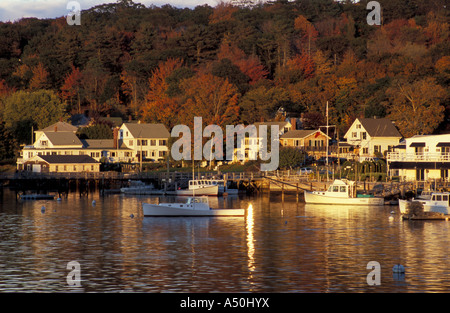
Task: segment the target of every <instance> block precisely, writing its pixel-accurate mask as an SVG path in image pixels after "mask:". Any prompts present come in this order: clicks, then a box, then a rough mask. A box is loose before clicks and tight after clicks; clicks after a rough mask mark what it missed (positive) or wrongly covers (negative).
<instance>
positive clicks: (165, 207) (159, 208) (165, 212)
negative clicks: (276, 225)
mask: <svg viewBox="0 0 450 313" xmlns="http://www.w3.org/2000/svg"><path fill="white" fill-rule="evenodd" d="M142 210H143V213H144V216H244V214H245V209H212V208H211V207H210V206H209V200H208V197H189V198H188V199H187V201H186V202H185V203H159V204H152V203H143V204H142Z"/></svg>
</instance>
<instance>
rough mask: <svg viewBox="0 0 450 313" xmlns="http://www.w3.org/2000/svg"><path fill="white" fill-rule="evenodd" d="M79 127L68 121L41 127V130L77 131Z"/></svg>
mask: <svg viewBox="0 0 450 313" xmlns="http://www.w3.org/2000/svg"><path fill="white" fill-rule="evenodd" d="M77 129H78V128H77V127H76V126H73V125H71V124H69V123H66V122H57V123H55V124H52V125H50V126H48V127H46V128H44V129H40V130H39V131H42V132H76V131H77Z"/></svg>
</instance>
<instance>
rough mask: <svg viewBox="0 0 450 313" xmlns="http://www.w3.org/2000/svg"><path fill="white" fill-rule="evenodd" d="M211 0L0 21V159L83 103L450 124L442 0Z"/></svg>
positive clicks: (419, 128)
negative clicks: (378, 17) (246, 1)
mask: <svg viewBox="0 0 450 313" xmlns="http://www.w3.org/2000/svg"><path fill="white" fill-rule="evenodd" d="M367 2H368V1H361V2H360V3H357V4H353V3H350V2H348V3H347V2H345V3H344V2H334V1H332V0H296V1H290V2H288V1H276V2H271V3H265V4H259V5H255V6H244V5H239V3H237V2H235V4H229V3H226V2H225V3H220V4H218V5H217V6H216V7H210V6H206V5H203V6H197V7H195V8H193V9H188V8H175V7H172V6H169V5H166V6H163V7H153V6H152V7H145V6H143V5H141V4H138V3H134V2H132V1H129V0H122V1H119V2H117V3H115V4H107V5H100V6H97V7H94V8H91V9H89V10H85V11H82V14H81V25H79V26H78V25H73V26H70V25H68V24H67V22H66V18H65V17H61V18H58V19H45V20H39V19H32V18H27V19H22V20H20V21H17V22H15V23H0V38H1V40H0V111H1V121H0V122H1V123H0V133H1V136H2V137H3V138H2V139H1V143H0V158H8V157H11V152H12V151H13V150H14V149H12V147H15V148H17V147H18V145H19V144H22V143H29V142H30V138H31V129H32V127H33V128H34V129H37V128H41V127H45V126H47V125H48V124H50V123H52V122H54V121H57V120H59V119H60V118H67V117H68V116H70V115H72V114H76V113H85V112H88V114H89V115H90V116H91V117H93V118H94V119H96V118H98V117H100V116H106V115H107V114H110V115H111V116H121V117H123V118H124V119H127V118H128V116H130V115H132V116H133V118H136V119H140V120H142V121H145V122H162V123H164V124H165V125H166V126H167V127H168V128H171V127H172V126H174V125H176V124H180V123H183V124H187V125H189V124H192V122H193V117H194V116H202V117H203V123H204V124H205V125H206V124H212V123H214V124H218V125H227V124H236V123H240V122H242V123H253V122H255V121H260V120H261V119H262V118H264V119H265V120H269V119H273V118H275V116H276V112H277V110H278V109H279V108H280V107H283V108H284V109H285V110H286V111H287V112H290V114H293V115H294V116H296V117H298V116H300V114H301V113H304V116H305V119H306V123H305V126H306V127H308V126H309V127H315V126H317V125H323V124H324V115H325V106H326V102H327V101H328V102H329V107H330V109H329V118H330V124H332V125H337V126H338V129H339V132H340V134H343V132H344V131H345V130H346V129H347V128H348V127H349V125H350V124H351V123H352V122H353V120H354V118H355V117H358V116H366V117H372V116H378V117H385V116H387V117H389V118H391V119H392V120H394V121H395V122H396V124H397V126H398V127H399V129H400V131H401V132H402V134H403V135H404V136H406V137H408V136H411V135H415V134H420V133H432V132H438V131H446V130H450V126H447V124H448V123H447V120H448V118H449V117H450V103H449V97H448V96H449V88H448V86H449V81H450V38H449V37H450V31H449V16H450V14H449V8H448V7H446V6H445V3H446V2H447V1H445V0H432V1H421V0H380V1H379V3H380V4H381V8H382V18H383V20H382V25H381V26H370V25H368V23H367V20H366V17H367V14H368V13H369V12H370V11H369V10H367V9H366V3H367ZM447 128H449V129H447Z"/></svg>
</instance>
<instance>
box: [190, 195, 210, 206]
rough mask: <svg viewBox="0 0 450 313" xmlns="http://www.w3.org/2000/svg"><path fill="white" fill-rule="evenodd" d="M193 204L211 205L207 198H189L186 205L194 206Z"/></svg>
mask: <svg viewBox="0 0 450 313" xmlns="http://www.w3.org/2000/svg"><path fill="white" fill-rule="evenodd" d="M193 203H209V201H208V198H207V197H189V198H188V199H187V202H186V204H193Z"/></svg>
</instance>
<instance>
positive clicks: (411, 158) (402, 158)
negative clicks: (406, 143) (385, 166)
mask: <svg viewBox="0 0 450 313" xmlns="http://www.w3.org/2000/svg"><path fill="white" fill-rule="evenodd" d="M387 160H388V161H389V162H450V153H427V152H424V153H399V152H389V153H388V154H387Z"/></svg>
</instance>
